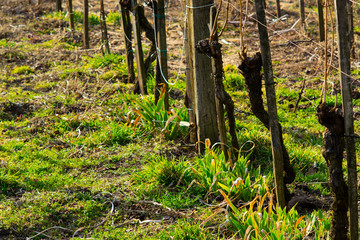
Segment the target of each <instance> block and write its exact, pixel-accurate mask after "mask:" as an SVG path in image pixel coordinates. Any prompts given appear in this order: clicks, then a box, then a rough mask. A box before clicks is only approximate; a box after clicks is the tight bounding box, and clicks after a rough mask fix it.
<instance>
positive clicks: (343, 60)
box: [335, 0, 359, 240]
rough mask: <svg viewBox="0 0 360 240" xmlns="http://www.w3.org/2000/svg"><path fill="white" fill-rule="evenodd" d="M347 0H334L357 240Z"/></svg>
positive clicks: (352, 218)
mask: <svg viewBox="0 0 360 240" xmlns="http://www.w3.org/2000/svg"><path fill="white" fill-rule="evenodd" d="M347 2H348V0H336V1H335V9H336V20H337V36H338V49H339V54H340V57H339V65H340V70H341V95H342V101H343V112H344V125H345V148H346V158H347V168H348V186H349V208H350V239H351V240H358V228H359V223H358V221H359V219H358V198H357V195H358V191H357V172H356V149H355V140H354V119H353V102H352V89H351V77H350V75H351V72H350V39H349V30H350V29H349V21H348V12H347Z"/></svg>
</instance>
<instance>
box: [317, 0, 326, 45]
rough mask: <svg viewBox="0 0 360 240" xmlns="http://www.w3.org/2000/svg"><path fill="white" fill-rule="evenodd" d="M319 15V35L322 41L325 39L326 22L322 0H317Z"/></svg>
mask: <svg viewBox="0 0 360 240" xmlns="http://www.w3.org/2000/svg"><path fill="white" fill-rule="evenodd" d="M317 7H318V16H319V35H320V41H321V42H322V41H324V40H325V27H324V26H325V24H324V10H323V4H322V0H317Z"/></svg>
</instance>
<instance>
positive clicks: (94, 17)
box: [89, 13, 100, 26]
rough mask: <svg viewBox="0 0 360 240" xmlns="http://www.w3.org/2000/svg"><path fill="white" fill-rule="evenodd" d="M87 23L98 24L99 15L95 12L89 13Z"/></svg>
mask: <svg viewBox="0 0 360 240" xmlns="http://www.w3.org/2000/svg"><path fill="white" fill-rule="evenodd" d="M89 24H90V25H92V26H95V25H99V24H100V17H99V16H97V15H95V14H93V13H92V14H90V16H89Z"/></svg>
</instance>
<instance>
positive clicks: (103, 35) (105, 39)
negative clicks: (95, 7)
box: [100, 0, 110, 54]
mask: <svg viewBox="0 0 360 240" xmlns="http://www.w3.org/2000/svg"><path fill="white" fill-rule="evenodd" d="M100 23H101V24H100V25H101V41H102V42H101V45H105V54H110V44H109V37H108V32H107V28H106V19H105V9H104V0H100Z"/></svg>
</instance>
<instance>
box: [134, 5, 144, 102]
mask: <svg viewBox="0 0 360 240" xmlns="http://www.w3.org/2000/svg"><path fill="white" fill-rule="evenodd" d="M138 7H139V5H138V3H137V0H131V9H132V10H131V13H132V24H133V31H134V42H135V54H136V55H135V56H136V64H137V70H138V81H139V86H140V92H141V94H143V95H146V94H147V89H146V75H145V67H144V55H143V51H142V46H141V33H140V25H139V12H138Z"/></svg>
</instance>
